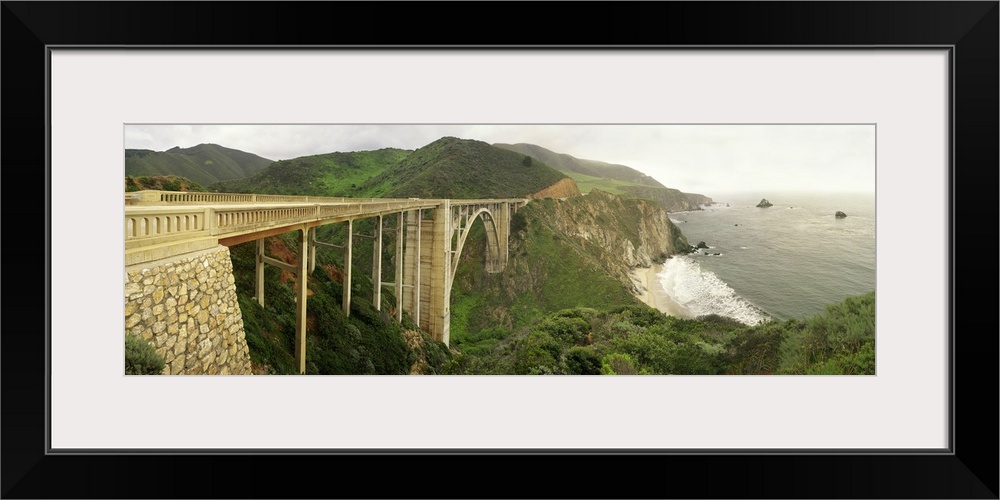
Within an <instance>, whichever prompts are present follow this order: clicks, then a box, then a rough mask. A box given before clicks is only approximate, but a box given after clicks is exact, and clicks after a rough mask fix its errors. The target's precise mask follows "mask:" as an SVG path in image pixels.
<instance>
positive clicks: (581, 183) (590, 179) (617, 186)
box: [566, 172, 642, 195]
mask: <svg viewBox="0 0 1000 500" xmlns="http://www.w3.org/2000/svg"><path fill="white" fill-rule="evenodd" d="M566 175H568V176H569V177H570V178H571V179H573V180H574V181H576V185H577V187H579V188H580V192H581V193H589V192H590V191H591V190H592V189H599V190H601V191H604V192H606V193H611V194H619V195H620V194H625V193H626V188H627V187H642V186H641V185H639V184H635V183H632V182H628V181H619V180H615V179H607V178H604V177H594V176H591V175H586V174H579V173H575V172H566Z"/></svg>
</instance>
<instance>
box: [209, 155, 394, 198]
mask: <svg viewBox="0 0 1000 500" xmlns="http://www.w3.org/2000/svg"><path fill="white" fill-rule="evenodd" d="M410 153H411V151H408V150H403V149H392V148H386V149H379V150H377V151H354V152H348V153H327V154H321V155H313V156H302V157H299V158H294V159H291V160H281V161H277V162H274V163H273V164H271V165H270V166H269V167H267V168H266V169H264V170H262V171H261V172H260V173H258V174H256V175H254V176H253V177H249V178H246V179H240V180H233V181H227V182H220V183H218V184H215V185H213V186H212V188H213V189H214V190H215V191H218V192H224V193H272V194H289V195H299V196H351V197H361V198H365V197H369V195H368V194H367V193H365V192H363V190H361V189H359V188H358V186H361V185H362V184H364V183H365V181H368V180H369V179H371V178H372V177H375V176H377V175H379V174H382V173H384V172H386V171H387V170H389V169H391V168H392V167H394V166H395V165H396V164H398V163H399V162H400V160H402V159H403V158H406V156H407V155H409V154H410Z"/></svg>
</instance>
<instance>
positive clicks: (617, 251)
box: [545, 189, 690, 292]
mask: <svg viewBox="0 0 1000 500" xmlns="http://www.w3.org/2000/svg"><path fill="white" fill-rule="evenodd" d="M545 218H546V220H547V222H549V223H550V224H552V225H553V226H554V227H555V228H558V229H559V230H560V231H561V232H562V233H564V234H566V235H567V236H569V237H571V238H573V239H574V240H575V243H576V244H578V245H580V246H582V247H584V248H585V249H586V253H587V254H589V255H591V256H592V257H593V258H594V259H595V260H596V261H597V262H598V263H599V264H600V266H601V267H602V268H603V269H604V270H605V271H606V272H607V273H608V274H609V275H611V276H612V277H614V278H616V279H618V280H619V281H621V282H622V283H624V284H625V285H626V286H628V287H629V289H630V290H632V291H633V292H635V285H634V284H633V280H632V279H631V278H630V271H631V269H632V268H635V267H649V266H650V265H652V264H654V263H658V262H663V260H664V259H666V257H667V256H669V255H672V254H675V253H680V252H687V251H688V248H689V246H690V245H689V244H688V242H687V239H686V238H685V237H684V235H683V234H681V231H680V229H679V228H678V227H677V226H676V225H675V224H674V223H673V221H671V220H670V217H669V216H668V213H667V211H666V210H665V209H664V208H663V207H662V206H661V205H659V204H657V203H654V202H651V201H647V200H640V199H628V198H622V197H620V196H615V195H613V194H609V193H605V192H604V191H600V190H597V189H594V190H592V191H591V192H590V193H589V194H588V195H587V196H584V197H581V198H579V199H571V200H566V201H564V202H561V203H558V204H556V205H555V206H554V207H553V209H552V210H551V211H550V212H549V213H546V214H545Z"/></svg>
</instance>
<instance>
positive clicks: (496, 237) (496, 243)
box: [449, 207, 507, 284]
mask: <svg viewBox="0 0 1000 500" xmlns="http://www.w3.org/2000/svg"><path fill="white" fill-rule="evenodd" d="M463 218H464V220H461V219H460V221H459V222H461V223H460V224H455V226H456V227H455V232H456V235H455V237H456V241H455V243H454V244H455V249H454V255H453V256H452V261H451V276H450V277H449V281H450V284H451V283H454V282H455V273H456V272H457V270H458V262H459V260H460V259H461V257H462V250H464V249H465V242H466V240H467V239H468V238H469V234H471V232H472V227H473V225H474V224H475V223H476V221H477V220H479V221H482V224H483V227H484V229H485V232H486V272H488V273H498V272H500V271H502V270H503V267H504V265H503V264H504V262H502V260H506V259H502V258H501V246H500V241H501V238H506V237H507V235H506V234H503V235H501V234H500V227H499V224H497V220H496V218H495V216H494V214H493V212H492V211H491V210H490V209H489V208H487V207H481V208H478V209H477V210H475V212H473V213H472V214H469V215H467V216H465V217H463Z"/></svg>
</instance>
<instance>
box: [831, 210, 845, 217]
mask: <svg viewBox="0 0 1000 500" xmlns="http://www.w3.org/2000/svg"><path fill="white" fill-rule="evenodd" d="M833 216H834V217H836V218H838V219H843V218H844V217H847V214H845V213H844V212H841V211H840V210H837V213H836V214H834V215H833Z"/></svg>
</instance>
